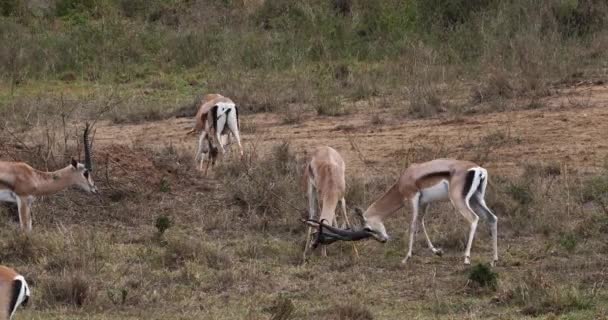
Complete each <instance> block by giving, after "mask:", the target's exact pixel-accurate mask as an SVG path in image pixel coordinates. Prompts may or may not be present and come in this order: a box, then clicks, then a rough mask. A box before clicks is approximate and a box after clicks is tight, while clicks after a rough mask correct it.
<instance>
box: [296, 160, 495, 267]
mask: <svg viewBox="0 0 608 320" xmlns="http://www.w3.org/2000/svg"><path fill="white" fill-rule="evenodd" d="M487 184H488V172H487V170H486V169H484V168H482V167H480V166H478V165H477V164H475V163H473V162H469V161H460V160H452V159H438V160H432V161H429V162H425V163H420V164H413V165H411V166H410V167H408V168H407V169H406V170H405V172H404V173H403V174H402V175H401V177H400V178H399V179H398V180H397V182H396V183H395V184H394V185H393V186H392V187H391V188H390V189H389V190H388V191H387V192H386V193H385V194H384V195H383V196H382V197H380V198H379V199H378V200H376V201H375V202H374V203H372V205H371V206H369V208H367V210H365V212H363V213H362V216H363V220H364V221H365V227H364V228H363V230H359V231H348V230H340V229H337V228H332V227H331V226H326V225H324V224H323V223H319V222H317V221H311V220H308V221H306V222H307V223H308V224H309V225H311V226H316V227H319V228H320V229H321V227H322V228H325V229H327V230H328V234H326V235H325V236H321V237H319V238H318V239H319V240H318V241H320V242H321V243H324V242H326V243H331V242H333V241H335V240H347V241H352V240H360V239H364V238H369V237H373V238H374V239H376V240H377V241H380V242H383V243H384V242H386V241H387V240H388V239H389V236H388V234H387V233H386V229H385V227H384V224H383V222H382V221H383V219H384V218H386V217H388V216H389V215H391V214H392V213H393V212H395V211H397V210H399V209H400V208H402V207H403V206H405V205H406V204H409V205H410V206H411V208H412V222H411V225H410V230H409V244H408V251H407V255H406V257H405V258H404V259H403V260H402V263H406V262H407V260H408V259H409V258H410V257H411V256H412V247H413V245H414V240H415V235H416V231H417V230H416V229H417V223H418V219H419V218H420V220H421V225H422V231H424V235H425V237H426V241H427V244H428V246H429V249H431V251H432V252H433V253H434V254H436V255H441V254H442V253H443V252H442V251H441V249H439V248H435V246H433V243H432V242H431V239H430V238H429V235H428V233H427V231H426V227H425V225H424V217H425V214H426V211H427V209H428V205H429V203H431V202H436V201H445V200H450V201H451V202H452V205H453V206H454V207H455V208H456V209H457V210H458V212H460V214H462V216H463V217H464V218H465V219H466V220H467V221H468V222H469V224H470V230H469V237H468V241H467V246H466V249H465V253H464V263H465V264H470V263H471V246H472V244H473V238H474V236H475V231H476V229H477V223H478V221H479V217H480V216H481V217H483V218H485V219H486V220H487V221H488V222H489V224H490V227H491V228H490V231H491V235H492V249H493V251H494V255H493V259H492V265H495V264H496V262H497V261H498V239H497V237H498V235H497V233H498V230H497V229H498V219H497V218H496V216H495V215H494V213H492V211H491V210H490V209H489V208H488V206H487V205H486V202H485V200H484V196H485V192H486V186H487Z"/></svg>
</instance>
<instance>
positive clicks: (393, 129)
mask: <svg viewBox="0 0 608 320" xmlns="http://www.w3.org/2000/svg"><path fill="white" fill-rule="evenodd" d="M606 17H608V7H607V5H606V3H604V2H603V1H599V0H579V1H571V0H555V1H525V0H513V1H498V0H474V1H467V0H457V1H454V0H413V1H397V0H379V1H366V0H332V1H325V0H323V1H321V0H312V1H290V0H265V1H264V0H252V1H249V0H248V1H216V0H168V1H166V0H151V1H144V0H132V1H130V0H86V1H76V0H36V1H14V0H9V1H0V42H1V43H2V44H3V45H2V46H0V119H1V120H0V158H1V160H17V161H26V162H28V163H30V164H31V165H33V166H35V167H36V168H39V169H41V170H54V169H57V168H61V167H63V166H65V165H67V164H68V163H69V160H70V158H71V157H76V158H78V155H79V152H80V150H79V148H80V146H79V145H78V142H77V141H79V135H80V134H81V130H80V129H81V126H82V122H83V121H84V120H89V121H90V122H92V121H94V120H95V119H96V120H97V121H96V125H95V128H96V130H97V131H96V134H95V140H96V141H95V144H94V151H95V152H94V158H95V161H96V163H95V170H94V172H93V177H94V179H95V182H96V185H97V186H98V188H99V189H100V191H101V193H100V194H99V195H98V196H91V195H88V194H84V193H80V192H72V191H70V192H67V191H66V192H64V193H62V194H59V195H57V196H50V197H43V198H40V199H38V200H37V201H36V204H35V207H34V221H35V223H34V232H33V233H32V234H30V235H23V234H22V233H20V232H19V231H18V216H17V214H16V212H15V209H14V208H10V206H7V207H4V206H2V207H0V227H2V230H4V231H3V232H2V235H1V236H0V263H2V264H7V265H10V266H13V267H15V268H16V269H17V270H19V271H20V272H22V273H23V274H24V275H25V277H26V278H27V279H28V282H29V283H30V285H31V288H32V294H33V297H32V304H33V305H32V307H30V308H27V309H20V310H19V312H18V313H17V315H16V319H57V320H63V319H85V318H86V319H135V318H137V319H139V318H150V319H157V318H159V319H160V318H162V319H170V320H173V319H218V320H224V319H276V320H279V319H281V320H286V319H293V320H300V319H301V320H303V319H311V318H314V319H328V320H329V319H332V320H353V319H357V320H369V319H401V318H416V319H453V318H475V319H477V318H484V319H485V318H489V319H493V318H521V317H546V318H556V319H557V318H564V319H601V318H603V317H605V314H606V303H605V301H606V299H607V298H608V291H607V290H606V285H605V283H604V280H603V279H604V278H605V265H606V261H605V260H606V259H605V257H604V256H603V254H605V253H607V252H608V246H607V245H606V241H605V234H606V233H607V232H608V220H607V218H606V217H607V213H608V209H606V208H608V198H607V197H608V192H607V190H608V182H607V181H608V179H607V178H606V177H607V175H606V169H607V168H608V166H607V165H606V163H608V162H607V160H606V159H608V158H606V156H605V155H604V154H603V153H605V145H604V144H602V143H601V141H600V142H598V141H599V140H600V138H601V134H597V133H598V132H601V130H603V128H604V127H605V125H604V124H603V123H605V121H603V120H604V116H605V114H604V113H605V112H603V111H600V112H598V111H597V110H598V109H599V108H600V107H601V105H600V106H599V107H598V105H599V104H598V103H599V102H597V101H602V100H601V97H603V94H604V92H605V91H600V93H599V94H598V95H597V96H595V94H596V92H597V91H598V90H604V87H605V86H604V84H605V83H606V82H605V81H606V80H605V78H606V74H605V67H606V63H605V61H607V60H608V59H607V58H608V55H607V52H608V50H606V48H608V32H607V30H608V28H607V27H608V24H607V23H608V19H607V18H606ZM210 92H220V93H222V94H225V95H227V96H230V97H231V98H233V99H234V100H235V101H236V102H237V104H238V105H239V110H240V111H242V113H241V116H242V118H241V124H242V130H241V132H242V133H243V135H244V139H243V141H244V142H245V150H246V154H245V156H244V157H243V158H242V159H239V158H238V155H236V154H235V150H234V149H235V148H232V149H233V150H232V151H231V153H229V154H227V155H226V156H225V157H224V158H223V159H221V161H220V162H219V165H218V166H217V167H216V168H214V170H213V172H212V173H211V174H210V175H209V176H208V177H202V176H201V175H199V174H198V173H196V172H195V171H193V167H192V154H193V152H192V151H193V150H192V148H193V147H194V144H195V140H196V138H194V137H184V136H183V133H185V131H186V130H187V129H189V128H190V127H191V122H189V121H190V118H191V117H192V116H193V115H194V112H196V105H197V102H198V101H199V100H200V97H201V95H202V94H205V93H210ZM598 97H599V99H598ZM582 107H585V108H584V109H583V108H582ZM502 111H509V112H505V113H503V112H502ZM545 111H547V112H545ZM594 111H595V112H594ZM259 112H267V114H257V115H251V113H259ZM591 112H594V113H591ZM587 113H589V114H587ZM181 117H186V119H181ZM175 118H180V119H175ZM587 130H588V131H589V132H587ZM570 136H571V137H572V138H571V139H570ZM566 137H567V138H568V139H566ZM281 141H282V142H281ZM316 144H329V145H332V146H335V147H336V148H338V149H339V151H340V152H341V153H342V154H343V156H344V157H345V159H346V162H347V197H346V198H347V199H346V200H347V205H348V209H349V211H352V209H353V208H354V207H361V208H366V207H367V206H368V205H369V204H371V203H372V201H374V200H375V199H376V198H377V197H378V196H379V195H381V194H382V193H383V192H385V191H386V189H387V188H388V187H389V186H390V185H392V184H393V183H394V182H395V179H396V176H397V175H398V174H399V172H401V171H402V170H403V168H405V167H406V166H408V165H410V164H412V163H416V162H422V161H427V160H431V159H434V158H440V157H450V158H461V159H468V160H473V161H475V162H478V163H479V164H481V165H483V166H484V167H487V168H488V170H489V172H490V180H489V184H488V192H487V202H488V205H489V207H490V208H491V209H492V210H493V211H494V212H495V213H496V214H497V216H498V217H499V256H500V260H499V263H498V266H497V267H494V268H488V267H487V266H486V265H483V264H477V265H475V266H474V267H472V268H469V267H464V266H462V265H461V260H462V257H461V252H462V250H464V245H465V243H466V237H467V235H468V229H467V223H466V222H465V221H464V220H463V219H462V217H460V216H459V215H458V214H453V208H452V206H451V205H450V204H449V203H446V204H438V205H433V206H431V208H430V212H429V214H428V215H427V218H426V221H425V222H426V226H427V229H428V230H429V233H430V237H431V238H432V239H433V242H434V243H435V245H437V246H438V247H441V248H442V249H444V251H445V254H444V256H443V257H442V258H438V257H435V256H433V255H431V254H430V252H429V251H428V250H427V249H426V243H425V241H424V239H423V237H422V236H421V235H419V237H418V243H417V244H416V251H417V252H416V258H415V260H414V261H413V262H412V263H411V264H410V265H408V266H407V267H405V268H404V267H403V266H402V265H401V264H400V263H399V261H400V260H401V259H402V258H403V256H404V254H405V249H404V243H405V241H404V239H405V238H406V233H404V232H405V231H404V230H405V227H404V226H406V225H408V224H409V220H410V214H409V212H407V213H406V214H405V215H404V214H401V213H400V212H396V213H395V214H393V215H392V216H391V218H389V219H387V221H386V227H387V231H388V233H389V234H390V235H391V241H389V242H388V243H386V244H384V245H381V244H378V243H376V242H374V241H371V240H370V241H362V242H358V243H357V244H356V245H357V248H358V250H359V253H360V255H361V256H360V258H359V259H357V260H354V259H349V258H346V257H347V256H349V257H350V255H351V250H352V249H351V246H350V244H344V243H336V244H332V245H331V246H329V247H328V257H326V258H325V257H323V258H321V257H317V256H316V255H313V256H312V257H311V260H310V261H309V263H307V264H305V265H301V264H300V262H301V252H302V250H301V249H302V245H303V240H304V233H305V228H304V227H303V226H302V224H301V223H300V222H299V218H300V216H301V215H303V214H305V211H302V210H305V208H307V202H306V200H305V198H304V196H303V193H304V189H303V188H302V185H301V182H302V181H301V175H302V171H301V170H302V169H303V166H302V165H303V159H304V151H303V150H304V149H308V148H309V147H312V146H314V145H316ZM401 211H403V210H401ZM353 220H355V222H356V218H354V217H353ZM355 225H356V226H360V222H359V223H356V224H355ZM478 228H479V229H478V231H479V232H478V233H477V236H476V240H475V248H474V250H473V252H474V255H473V257H472V259H473V262H474V263H477V262H482V261H483V262H485V261H487V259H488V258H489V253H490V252H491V249H490V244H489V242H488V241H487V239H488V237H487V234H486V232H485V231H486V229H487V228H486V224H485V222H484V221H483V220H481V221H480V223H479V227H478ZM152 235H154V236H152ZM159 240H160V241H159ZM456 261H457V262H456ZM498 274H500V280H498ZM471 283H474V284H473V285H471ZM429 284H432V285H429ZM476 286H479V287H480V289H481V291H480V292H481V293H483V294H470V293H471V292H470V291H467V290H466V289H467V288H469V289H470V288H471V287H476ZM463 288H464V289H463ZM485 288H489V290H486V289H485ZM488 295H492V297H491V298H490V297H489V296H488ZM494 295H495V296H494Z"/></svg>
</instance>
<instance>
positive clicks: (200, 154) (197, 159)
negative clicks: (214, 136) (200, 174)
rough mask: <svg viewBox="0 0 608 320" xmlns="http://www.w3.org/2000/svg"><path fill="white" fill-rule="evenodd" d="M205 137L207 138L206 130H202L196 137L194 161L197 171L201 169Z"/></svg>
mask: <svg viewBox="0 0 608 320" xmlns="http://www.w3.org/2000/svg"><path fill="white" fill-rule="evenodd" d="M206 138H207V132H206V131H204V130H203V131H202V132H201V136H200V137H199V139H198V148H197V150H196V155H195V156H194V163H196V165H197V167H198V170H199V171H202V170H203V161H204V156H203V150H205V149H204V148H205V145H204V143H205V142H206Z"/></svg>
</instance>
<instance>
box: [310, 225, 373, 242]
mask: <svg viewBox="0 0 608 320" xmlns="http://www.w3.org/2000/svg"><path fill="white" fill-rule="evenodd" d="M302 222H304V223H306V224H308V225H309V226H312V227H315V228H318V229H319V233H318V234H317V239H316V242H318V243H321V244H329V243H332V242H335V241H337V240H342V241H359V240H363V239H366V238H370V237H372V236H373V235H372V233H371V232H370V231H368V230H364V229H363V230H357V231H352V230H343V229H339V228H335V227H332V226H330V225H327V224H325V223H324V222H323V221H321V222H319V221H316V220H313V219H303V220H302Z"/></svg>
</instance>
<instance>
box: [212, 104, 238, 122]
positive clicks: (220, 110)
mask: <svg viewBox="0 0 608 320" xmlns="http://www.w3.org/2000/svg"><path fill="white" fill-rule="evenodd" d="M216 106H217V117H218V118H219V117H220V116H221V115H223V114H225V113H226V112H228V110H230V109H234V107H235V104H234V103H232V102H218V103H217V104H216Z"/></svg>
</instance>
